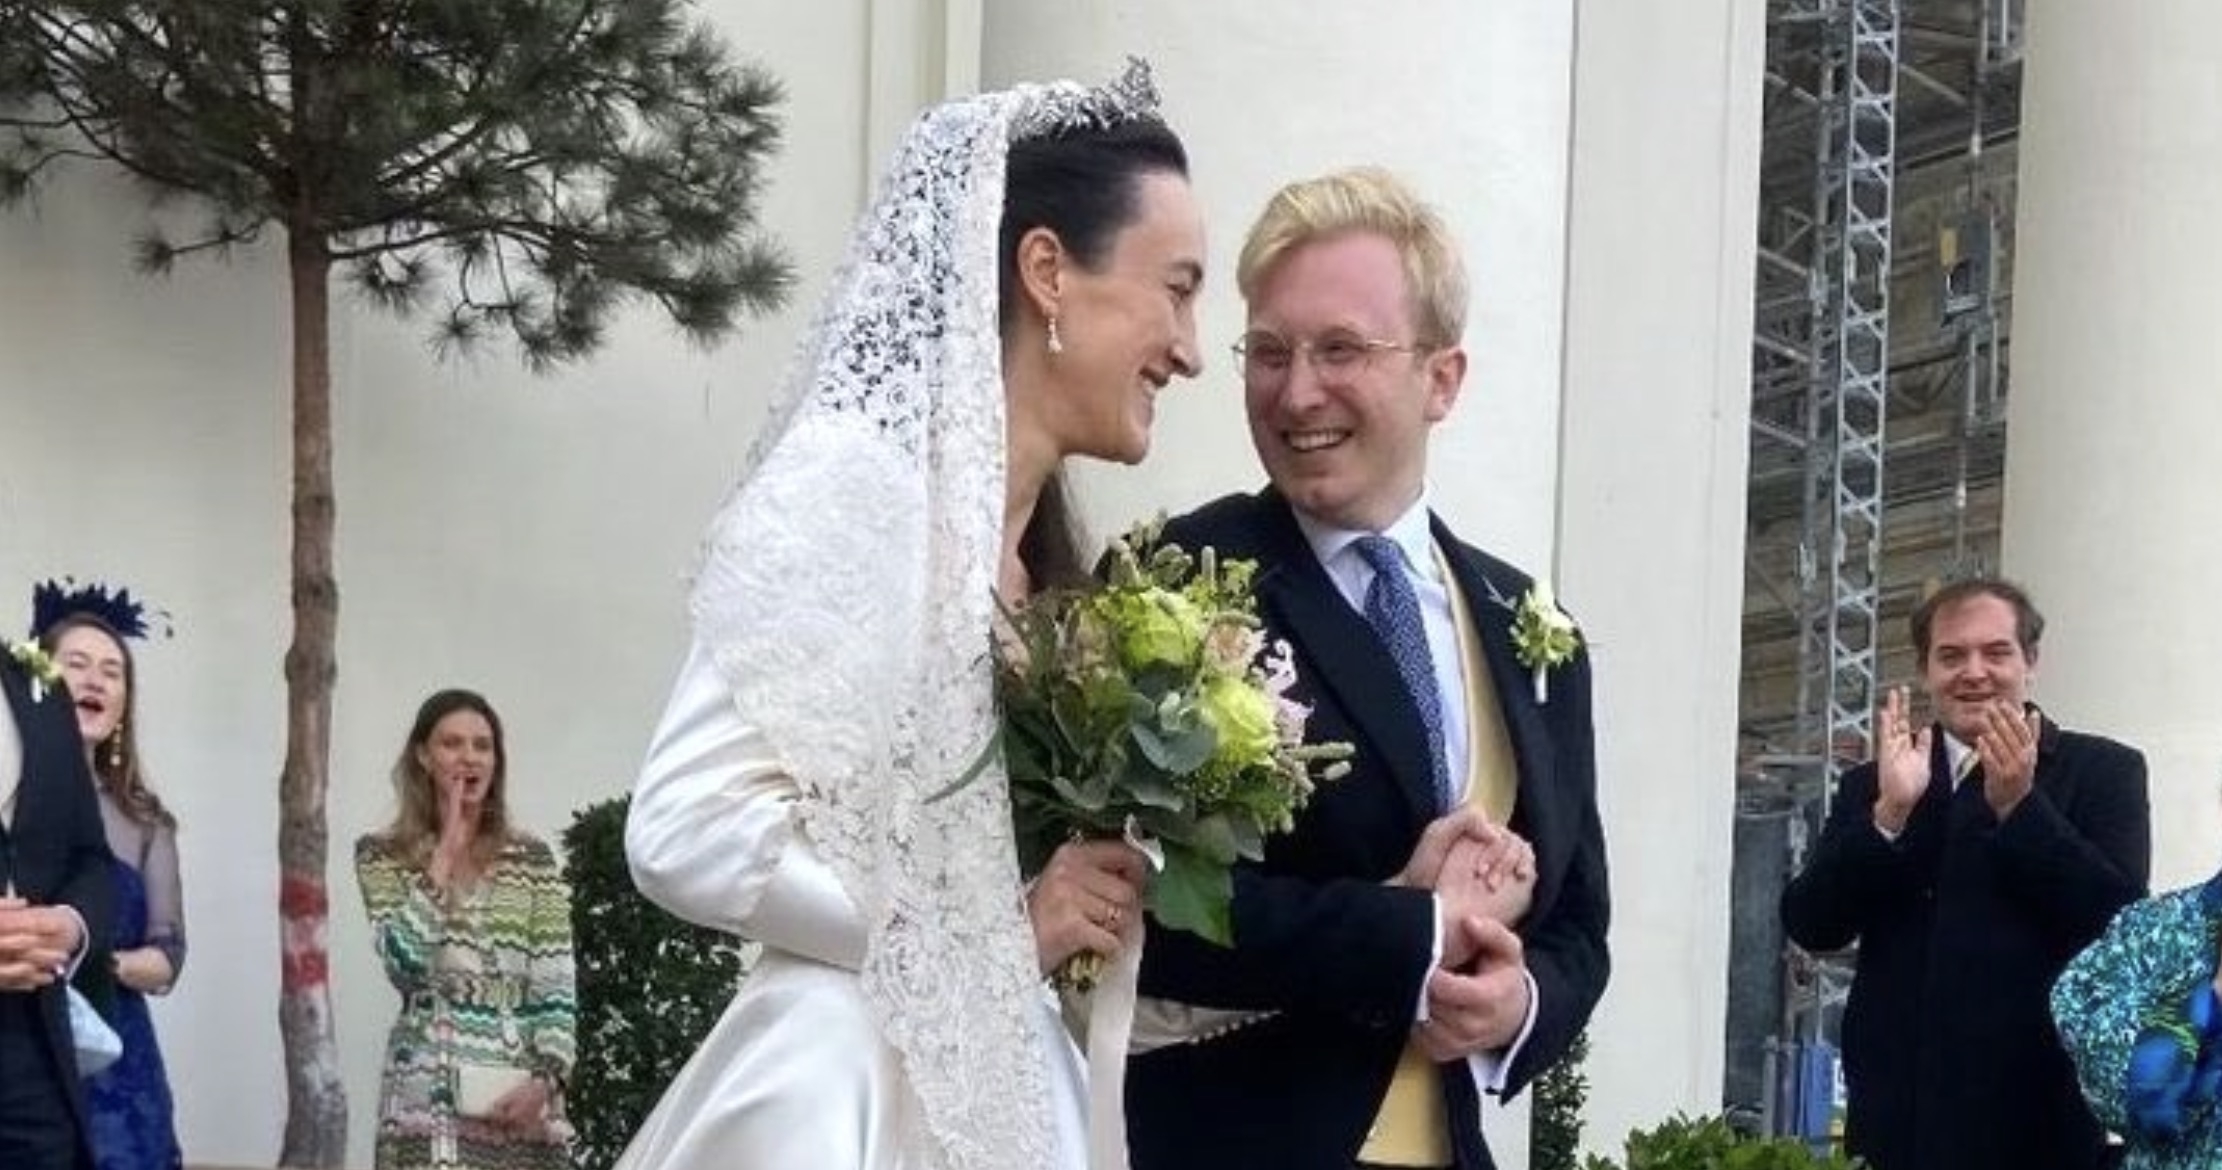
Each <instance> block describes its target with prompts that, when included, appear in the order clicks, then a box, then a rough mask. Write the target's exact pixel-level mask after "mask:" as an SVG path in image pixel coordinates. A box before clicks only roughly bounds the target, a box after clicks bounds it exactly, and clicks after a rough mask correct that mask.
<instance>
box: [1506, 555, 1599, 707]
mask: <svg viewBox="0 0 2222 1170" xmlns="http://www.w3.org/2000/svg"><path fill="white" fill-rule="evenodd" d="M1581 645H1582V635H1581V631H1580V630H1577V629H1575V628H1574V619H1573V618H1570V617H1568V616H1566V611H1565V610H1563V609H1560V608H1559V607H1558V600H1557V599H1556V598H1554V597H1552V596H1551V587H1550V585H1549V584H1547V583H1545V582H1542V581H1537V582H1536V583H1535V584H1533V585H1530V586H1528V591H1527V592H1526V593H1523V594H1521V595H1520V603H1519V604H1518V605H1516V606H1514V607H1513V610H1512V652H1513V656H1514V657H1516V658H1518V659H1519V660H1520V665H1522V666H1525V667H1527V668H1528V670H1529V672H1530V673H1531V674H1533V675H1534V677H1535V701H1536V702H1537V703H1539V704H1540V703H1548V702H1550V701H1551V693H1550V675H1549V672H1550V670H1551V668H1552V667H1556V666H1564V665H1566V664H1567V663H1569V662H1572V661H1573V660H1574V652H1575V651H1576V650H1579V649H1581Z"/></svg>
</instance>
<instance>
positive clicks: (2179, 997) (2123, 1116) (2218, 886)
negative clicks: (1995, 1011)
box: [2052, 875, 2222, 1170]
mask: <svg viewBox="0 0 2222 1170" xmlns="http://www.w3.org/2000/svg"><path fill="white" fill-rule="evenodd" d="M2218 929H2222V875H2218V876H2216V877H2215V878H2213V879H2210V880H2208V881H2207V882H2206V883H2205V884H2203V885H2198V886H2193V887H2191V888H2189V889H2182V890H2176V891H2174V892H2172V893H2168V894H2162V895H2160V896H2159V897H2156V898H2148V899H2146V900H2145V901H2142V902H2137V903H2133V904H2131V905H2130V906H2128V907H2126V908H2124V909H2123V910H2122V912H2121V913H2120V914H2119V915H2117V916H2116V917H2115V919H2114V923H2113V925H2111V926H2109V927H2107V930H2106V933H2105V934H2104V935H2102V936H2101V937H2100V938H2099V940H2098V941H2097V942H2095V943H2092V944H2091V946H2090V948H2089V949H2088V950H2085V951H2084V952H2083V953H2082V954H2080V955H2078V956H2076V958H2075V961H2074V962H2071V963H2069V964H2068V968H2067V970H2066V971H2065V972H2063V973H2062V974H2061V976H2060V982H2059V983H2058V984H2056V985H2054V987H2053V989H2052V1017H2053V1021H2054V1022H2055V1023H2056V1024H2057V1025H2058V1026H2059V1029H2060V1039H2061V1041H2062V1043H2063V1044H2064V1045H2065V1046H2066V1047H2067V1050H2068V1054H2069V1055H2070V1056H2072V1057H2074V1058H2075V1067H2076V1077H2077V1080H2078V1081H2079V1082H2080V1083H2081V1085H2082V1088H2083V1096H2084V1098H2085V1099H2086V1100H2088V1101H2089V1102H2090V1103H2091V1109H2092V1111H2093V1112H2094V1113H2096V1114H2097V1115H2098V1118H2099V1120H2100V1121H2102V1122H2104V1123H2105V1124H2106V1126H2107V1127H2108V1128H2109V1129H2112V1130H2113V1131H2114V1132H2116V1133H2118V1134H2120V1135H2122V1137H2123V1138H2124V1139H2125V1140H2127V1141H2128V1143H2129V1156H2128V1160H2127V1161H2126V1162H2124V1163H2123V1166H2124V1170H2212V1168H2214V1167H2216V1166H2222V1108H2218V1107H2217V1101H2216V1098H2217V1096H2218V1090H2222V1003H2218V1001H2217V999H2216V996H2215V991H2214V977H2215V953H2216V945H2217V930H2218Z"/></svg>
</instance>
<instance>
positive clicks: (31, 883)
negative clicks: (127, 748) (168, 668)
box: [0, 641, 114, 1170]
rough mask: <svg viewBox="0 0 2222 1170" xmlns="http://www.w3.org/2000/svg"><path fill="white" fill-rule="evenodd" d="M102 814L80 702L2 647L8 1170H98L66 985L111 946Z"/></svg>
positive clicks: (0, 1098) (1, 956)
mask: <svg viewBox="0 0 2222 1170" xmlns="http://www.w3.org/2000/svg"><path fill="white" fill-rule="evenodd" d="M113 881H114V879H113V877H112V876H111V872H110V861H109V853H108V842H107V837H106V836H105V835H104V834H103V832H102V830H101V825H100V806H99V804H98V803H97V802H96V799H95V797H94V795H93V780H92V776H91V774H90V772H89V771H88V769H87V767H86V764H85V749H84V745H83V743H82V742H81V741H80V740H79V739H78V735H77V720H76V718H75V715H74V713H73V710H72V708H71V706H70V699H69V691H68V689H67V688H65V687H64V686H63V685H62V682H61V680H60V678H58V677H53V676H51V675H49V676H46V677H40V676H39V675H36V674H33V673H32V671H31V670H30V669H28V668H26V666H25V665H24V664H23V663H22V662H21V661H19V660H18V659H17V658H16V656H15V654H14V653H12V652H11V650H10V648H9V646H8V644H7V643H6V642H5V641H0V1167H5V1168H6V1170H89V1168H90V1167H91V1166H92V1164H93V1161H92V1151H91V1148H90V1146H89V1145H88V1144H87V1141H88V1139H87V1137H86V1128H85V1098H84V1091H83V1089H82V1087H81V1086H80V1085H79V1082H78V1078H77V1064H76V1056H75V1046H74V1045H73V1044H72V1043H71V1040H70V1032H69V1017H68V1005H67V1003H66V1001H65V999H64V992H63V984H64V980H65V979H66V978H67V976H68V974H69V973H70V972H71V971H72V970H74V969H75V968H76V966H77V964H78V962H79V961H80V960H81V959H82V958H83V957H84V956H85V954H86V953H87V951H88V950H91V949H94V948H96V947H98V946H99V945H100V943H101V941H102V940H103V939H105V938H106V937H107V932H108V923H109V914H110V913H111V908H110V902H111V900H112V899H113V897H114V893H113V889H112V883H113Z"/></svg>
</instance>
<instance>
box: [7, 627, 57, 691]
mask: <svg viewBox="0 0 2222 1170" xmlns="http://www.w3.org/2000/svg"><path fill="white" fill-rule="evenodd" d="M8 657H10V658H13V659H15V660H16V663H17V664H18V665H20V666H21V667H23V669H24V671H25V672H26V673H28V674H29V675H30V676H31V701H32V702H34V703H37V702H41V701H43V700H44V699H45V698H46V688H48V687H50V686H53V685H54V684H55V683H58V682H60V681H62V668H61V667H59V666H56V665H54V656H53V655H51V654H48V653H47V652H46V651H45V649H44V648H42V647H41V646H40V645H39V644H38V643H37V642H10V643H8Z"/></svg>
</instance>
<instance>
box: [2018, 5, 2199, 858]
mask: <svg viewBox="0 0 2222 1170" xmlns="http://www.w3.org/2000/svg"><path fill="white" fill-rule="evenodd" d="M2218 36H2222V11H2218V10H2217V9H2216V8H2215V7H2214V6H2212V5H2209V4H2201V3H2197V2H2196V0H2153V2H2150V3H2142V4H2137V5H2134V6H2128V7H2122V8H2120V9H2119V10H2117V9H2114V8H2104V9H2102V8H2099V7H2097V6H2092V5H2085V4H2077V3H2066V2H2062V0H2036V2H2034V3H2032V4H2030V6H2029V12H2028V60H2027V63H2026V65H2025V66H2024V69H2025V80H2024V82H2023V87H2024V88H2023V95H2022V131H2021V176H2020V191H2021V196H2020V203H2019V211H2018V220H2019V222H2018V226H2017V230H2016V240H2017V242H2016V245H2015V246H2016V250H2017V256H2016V261H2015V279H2014V386H2013V393H2012V395H2011V397H2010V398H2009V400H2008V401H2009V409H2010V411H2011V414H2010V415H2009V418H2008V425H2007V432H2006V435H2007V459H2006V504H2005V528H2004V535H2003V539H2002V550H2001V558H2000V559H2001V562H2002V567H2003V568H2004V569H2005V571H2006V572H2007V573H2008V574H2009V575H2012V576H2015V577H2017V578H2019V579H2021V580H2022V581H2023V582H2024V583H2025V584H2026V585H2027V586H2028V587H2029V589H2030V591H2031V593H2032V595H2033V596H2034V598H2035V600H2036V602H2037V605H2038V607H2039V608H2040V609H2042V610H2043V611H2044V613H2045V616H2046V618H2047V620H2048V625H2047V627H2046V632H2045V638H2044V643H2043V653H2042V655H2041V656H2040V658H2039V661H2038V682H2037V686H2036V696H2037V699H2038V701H2040V702H2042V703H2043V704H2044V705H2045V707H2046V708H2047V709H2048V710H2049V711H2051V712H2052V713H2053V714H2054V715H2055V716H2057V717H2058V718H2059V719H2060V721H2061V722H2062V723H2064V724H2066V725H2068V726H2070V727H2077V728H2086V729H2089V730H2092V731H2097V732H2100V733H2103V734H2106V735H2111V736H2114V737H2116V738H2118V739H2122V740H2124V741H2126V742H2128V743H2131V744H2134V745H2136V746H2137V747H2139V748H2142V749H2143V750H2144V752H2145V757H2146V761H2147V763H2148V765H2149V766H2150V768H2151V782H2152V802H2153V838H2154V840H2153V845H2154V854H2153V887H2154V888H2155V889H2168V888H2173V887H2177V886H2183V885H2188V884H2191V883H2192V882H2194V881H2198V880H2201V879H2204V878H2206V877H2209V876H2211V875H2212V874H2213V873H2214V870H2215V859H2216V856H2217V852H2218V846H2222V816H2218V815H2217V809H2216V781H2217V777H2218V776H2222V768H2218V765H2222V684H2217V682H2216V681H2215V680H2216V678H2217V676H2216V673H2215V669H2214V664H2215V663H2216V662H2217V661H2218V660H2222V623H2217V622H2216V621H2214V620H2213V614H2214V612H2215V606H2214V602H2215V599H2216V598H2217V597H2222V539H2217V534H2222V463H2217V461H2216V459H2215V436H2216V435H2217V434H2222V393H2217V390H2216V385H2215V371H2217V370H2218V369H2222V330H2217V329H2216V328H2215V317H2216V312H2217V309H2218V308H2222V293H2218V292H2217V286H2216V284H2215V276H2214V272H2215V263H2214V261H2215V257H2216V256H2218V255H2222V221H2218V220H2217V219H2216V217H2215V214H2214V209H2215V207H2216V206H2218V205H2222V125H2217V123H2216V122H2215V120H2214V118H2213V117H2211V116H2209V114H2210V113H2211V111H2213V110H2215V109H2218V108H2222V73H2218V72H2217V71H2216V69H2215V58H2214V51H2213V45H2214V43H2215V41H2216V38H2217V37H2218Z"/></svg>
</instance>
